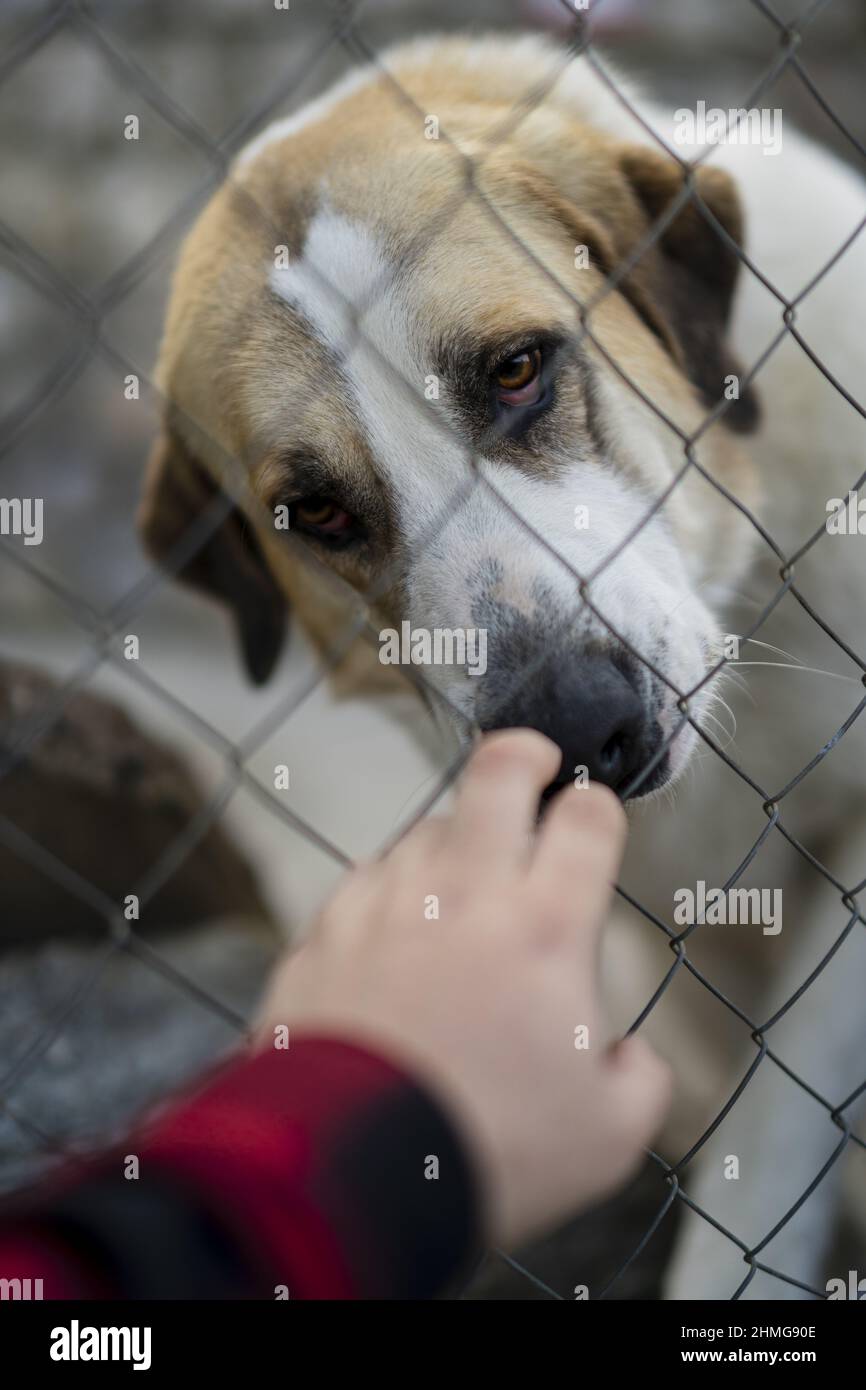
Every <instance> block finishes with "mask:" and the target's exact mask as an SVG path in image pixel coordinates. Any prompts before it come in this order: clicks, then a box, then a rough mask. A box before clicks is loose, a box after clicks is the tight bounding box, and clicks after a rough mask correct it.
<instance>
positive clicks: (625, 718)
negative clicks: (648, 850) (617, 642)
mask: <svg viewBox="0 0 866 1390" xmlns="http://www.w3.org/2000/svg"><path fill="white" fill-rule="evenodd" d="M623 666H624V663H623V665H618V664H616V663H615V662H614V661H613V659H612V658H611V657H610V656H607V655H593V656H586V657H582V658H581V657H579V656H578V657H576V658H560V659H559V660H555V661H550V662H548V663H546V664H545V666H544V668H543V669H542V670H541V671H540V672H539V673H538V675H537V676H536V677H534V678H532V679H530V680H528V681H527V682H526V683H525V684H524V686H523V687H522V689H520V690H519V691H518V692H517V693H516V695H515V696H514V697H513V698H511V699H509V700H508V701H507V702H506V703H505V705H504V706H503V707H502V708H500V709H498V710H496V711H495V714H494V713H492V712H491V717H490V718H489V719H488V720H486V721H483V722H482V727H483V728H484V729H485V730H486V731H489V730H492V729H504V728H516V727H520V728H529V729H537V730H538V731H539V733H542V734H546V735H547V737H548V738H550V739H552V740H553V742H554V743H556V744H558V745H559V747H560V749H561V750H562V764H561V767H560V770H559V773H558V775H557V777H556V779H555V781H554V782H552V783H551V785H550V787H548V789H547V792H546V793H545V796H546V797H550V796H553V795H555V793H556V792H557V791H558V790H560V788H562V787H565V786H568V785H570V784H571V783H573V782H574V780H575V778H576V776H577V774H578V772H579V771H580V769H582V768H585V769H586V774H587V775H588V776H589V780H590V781H591V782H603V783H604V784H605V786H608V787H613V789H614V791H617V792H619V793H620V794H622V793H623V792H625V791H626V790H627V789H628V787H629V784H630V783H632V782H633V781H634V780H635V778H636V777H637V776H638V775H639V774H640V772H641V770H642V769H643V768H645V767H646V766H647V764H648V763H649V762H650V761H651V760H652V758H653V755H654V754H655V753H656V752H657V750H658V747H659V744H660V742H661V730H660V729H659V726H658V724H657V723H656V722H655V720H654V719H650V718H648V717H647V713H646V711H645V708H644V703H643V701H642V699H641V697H640V695H639V694H638V692H637V690H636V688H635V685H634V684H633V683H632V681H631V680H630V679H629V677H628V675H627V674H626V670H627V668H626V669H623ZM666 762H667V759H666V758H665V759H662V760H661V762H660V763H659V764H658V765H657V766H656V767H654V768H653V769H652V772H651V773H650V774H649V775H648V777H647V778H646V780H645V781H642V782H641V783H640V785H639V786H637V787H636V788H635V792H634V794H635V795H642V794H644V793H645V792H647V791H650V790H651V789H652V788H653V787H657V786H660V785H661V783H662V782H664V780H665V776H666Z"/></svg>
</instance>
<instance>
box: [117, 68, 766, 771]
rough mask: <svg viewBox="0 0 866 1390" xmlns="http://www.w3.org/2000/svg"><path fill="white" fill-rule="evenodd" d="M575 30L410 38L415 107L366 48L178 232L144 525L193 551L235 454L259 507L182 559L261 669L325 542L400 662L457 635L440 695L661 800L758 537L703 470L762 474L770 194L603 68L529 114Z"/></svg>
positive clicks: (566, 764) (272, 655) (740, 490)
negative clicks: (191, 531) (748, 226)
mask: <svg viewBox="0 0 866 1390" xmlns="http://www.w3.org/2000/svg"><path fill="white" fill-rule="evenodd" d="M554 57H555V55H554V54H553V53H552V52H551V51H550V50H548V49H546V48H544V47H543V46H542V45H540V44H532V45H529V46H527V45H526V43H525V42H524V43H522V44H508V43H507V42H501V41H497V42H493V43H487V44H481V45H478V44H475V45H473V44H468V45H467V44H465V43H462V42H454V41H450V42H444V43H443V42H439V43H436V44H433V45H428V46H421V47H414V48H410V49H408V50H402V51H398V52H397V53H396V54H394V55H392V56H391V57H390V58H389V59H388V60H387V61H388V63H389V66H390V67H391V69H392V70H393V72H394V73H395V75H396V76H397V78H398V80H399V82H400V85H401V87H402V88H403V89H404V90H405V91H408V92H409V93H410V95H411V100H409V101H407V100H405V99H404V98H401V96H400V95H399V94H398V93H397V92H395V90H394V89H393V88H392V86H391V85H390V83H389V80H388V79H387V78H385V77H383V76H382V75H380V74H378V73H376V72H373V73H367V74H361V75H360V76H358V77H353V78H352V79H350V81H349V82H348V83H344V84H343V85H342V87H341V88H340V89H338V90H337V92H336V93H334V94H332V95H331V96H329V97H327V98H325V99H323V100H320V102H318V103H315V104H314V106H313V107H312V108H308V109H307V110H306V111H305V112H302V113H301V114H300V115H299V116H297V117H293V118H291V119H290V120H289V121H287V122H283V123H281V124H280V125H279V126H277V127H276V128H274V129H272V130H271V131H270V132H267V133H266V135H265V136H264V137H261V138H260V139H259V140H258V141H256V142H254V145H253V146H252V147H250V148H249V149H248V150H247V151H246V153H245V154H244V155H242V156H241V158H240V159H239V160H238V162H237V163H236V165H235V166H234V168H233V171H232V174H231V176H230V178H229V180H228V181H227V182H226V184H225V185H224V186H223V188H222V189H221V190H220V191H219V192H218V194H217V195H216V197H215V198H214V199H213V201H212V202H211V204H210V205H209V207H208V208H207V209H206V210H205V212H204V214H203V215H202V217H201V218H200V219H199V222H198V223H197V225H196V227H195V228H194V230H193V232H192V234H191V236H190V238H189V240H188V242H187V245H186V247H185V250H184V253H183V255H182V258H181V263H180V268H179V271H178V275H177V279H176V283H175V289H174V294H173V298H172V304H171V309H170V313H169V318H168V325H167V330H166V336H165V341H164V345H163V350H162V357H161V363H160V380H161V384H162V387H163V389H164V391H165V394H166V396H167V398H168V401H169V402H170V406H169V409H168V412H167V416H166V427H165V433H164V437H163V439H162V440H161V441H160V443H159V445H158V447H157V449H156V451H155V454H154V457H153V459H152V462H151V467H150V473H149V479H148V485H147V489H146V496H145V501H144V505H143V510H142V521H143V530H144V534H145V537H146V539H147V542H148V544H149V545H150V548H151V549H152V551H153V552H154V553H156V554H157V555H158V556H160V557H161V558H166V556H167V555H168V556H169V558H170V562H171V563H172V564H174V565H175V566H176V565H178V564H179V563H180V558H182V555H183V538H184V535H185V534H186V532H187V530H188V528H189V526H190V524H191V523H192V522H193V521H194V520H195V519H196V518H197V517H199V516H200V515H201V514H202V512H203V511H204V510H205V509H206V507H207V504H208V501H209V499H211V498H212V497H213V496H214V494H215V492H216V491H217V490H218V489H219V488H220V487H223V488H225V487H227V486H229V483H228V482H227V474H226V470H225V460H226V459H227V458H231V459H233V460H236V461H239V463H240V466H241V477H242V481H243V487H242V489H241V492H243V491H244V490H246V493H245V497H241V506H240V507H239V508H231V509H230V508H229V506H228V504H227V505H226V508H225V514H224V516H223V517H222V519H221V521H220V524H219V525H217V526H216V528H215V529H213V530H212V531H211V533H210V535H209V539H208V540H207V542H206V543H205V545H204V546H203V547H201V548H200V549H198V550H197V552H196V554H195V556H194V558H193V559H192V560H191V561H190V562H189V563H188V564H187V565H186V568H185V576H186V577H187V578H189V579H190V580H192V581H193V582H194V583H197V584H198V585H199V586H201V587H204V588H207V589H209V590H211V591H213V592H216V593H217V594H219V596H220V597H222V598H223V599H225V600H226V601H227V602H228V603H229V604H230V605H231V606H232V607H233V608H234V611H235V614H236V616H237V619H238V623H239V629H240V633H241V637H242V641H243V646H244V651H245V654H246V659H247V664H248V667H249V669H250V671H251V673H252V675H253V676H254V678H255V679H257V680H263V679H264V678H266V676H267V675H268V674H269V672H270V670H271V668H272V666H273V664H274V661H275V659H276V656H277V654H278V651H279V647H280V643H281V641H282V633H283V624H284V615H285V604H286V595H287V594H288V595H291V597H292V599H293V601H296V602H298V601H304V598H303V594H304V586H303V585H302V584H301V580H300V575H301V572H302V571H304V570H305V568H306V567H305V563H304V560H303V558H300V557H299V554H298V542H299V541H301V542H302V543H303V545H304V546H306V547H308V548H309V552H310V553H311V554H312V555H314V556H315V557H316V561H315V563H316V564H317V565H318V566H319V568H321V565H322V564H324V565H326V566H329V567H330V568H332V569H333V570H335V571H337V573H338V574H339V575H340V576H342V578H343V579H344V580H347V581H348V582H349V583H350V584H351V585H353V586H354V587H355V588H357V589H359V590H361V591H362V592H364V593H365V594H368V595H371V596H372V598H373V600H374V609H373V611H374V613H375V615H376V621H377V622H378V623H380V624H381V626H382V627H383V628H389V629H393V630H394V631H395V633H399V634H400V635H401V637H402V639H403V640H402V644H401V646H400V652H401V654H402V656H403V657H405V656H406V655H407V652H409V651H412V650H414V652H415V653H416V655H417V654H418V653H419V652H420V653H421V654H422V658H423V656H424V655H425V654H426V656H427V657H430V656H431V655H432V656H433V660H432V663H431V664H429V665H427V666H426V668H425V670H424V672H423V675H424V678H425V680H426V681H427V682H429V683H430V685H432V686H433V687H435V689H436V691H437V692H438V694H439V695H440V696H441V701H440V702H439V703H440V704H441V705H442V706H444V707H445V708H449V707H450V708H451V709H452V710H453V711H455V713H456V714H457V715H458V716H460V717H461V718H468V719H469V720H471V721H472V722H474V723H476V724H478V725H480V726H481V727H482V728H484V729H490V728H496V727H502V726H510V725H528V726H531V727H535V728H538V729H540V730H542V731H543V732H545V733H547V734H548V735H550V736H551V737H552V738H553V739H555V740H556V741H557V743H558V744H559V746H560V747H561V748H562V750H563V769H562V773H561V778H562V780H563V781H564V780H568V779H570V778H571V777H572V776H573V773H574V769H575V768H576V767H585V768H586V769H587V770H588V774H589V776H590V777H591V778H593V777H595V778H599V779H600V780H602V781H604V782H607V783H609V784H610V785H612V786H615V787H617V788H620V789H623V788H625V787H626V786H631V785H633V784H634V782H635V781H636V779H638V778H639V774H640V772H641V769H643V768H646V767H648V766H649V767H650V768H651V770H650V771H649V772H648V774H647V775H646V776H645V777H644V778H643V780H642V781H641V782H640V785H639V786H637V788H636V791H637V794H644V793H646V792H648V791H651V790H653V789H654V788H656V787H658V786H660V785H662V784H663V783H665V782H666V781H669V780H670V779H671V778H672V777H674V776H675V775H676V773H677V772H678V771H679V770H680V769H681V767H682V766H683V765H684V764H685V762H686V760H687V757H688V752H689V748H690V747H691V745H692V744H693V742H694V738H695V735H694V732H693V730H692V729H691V728H690V727H689V726H688V725H685V726H684V727H682V728H680V726H681V725H682V719H683V715H682V710H681V708H680V702H681V697H682V696H686V695H688V694H689V692H691V691H693V690H694V689H695V688H696V687H699V686H700V685H701V682H702V679H703V677H704V675H705V673H706V671H707V670H708V669H709V667H710V666H711V665H712V664H713V662H714V660H715V659H716V658H717V655H718V653H717V649H716V648H717V638H718V633H717V626H716V621H715V620H714V618H713V616H712V614H711V612H710V611H709V609H708V607H707V606H706V604H705V599H704V595H705V592H706V590H707V588H708V586H710V585H712V584H715V583H724V582H725V581H727V582H728V583H730V582H732V581H735V580H736V577H737V575H738V573H739V571H740V569H741V566H742V563H743V561H744V559H745V556H744V555H743V554H742V553H741V551H742V542H741V539H739V538H738V537H737V538H735V534H734V531H733V529H732V517H733V516H734V515H735V511H734V509H733V508H732V507H731V506H730V504H729V503H727V502H726V501H725V500H724V498H723V496H722V494H721V492H720V491H719V490H718V489H717V488H715V487H714V486H713V484H712V482H711V481H709V480H708V479H709V478H715V479H716V480H717V481H718V482H720V483H721V484H722V486H723V487H724V488H727V489H729V490H732V491H733V492H734V493H735V494H737V495H738V496H740V497H746V498H749V497H750V496H751V475H750V470H749V465H748V463H747V461H746V460H745V458H744V456H743V454H742V451H741V449H740V447H739V445H738V441H737V438H736V435H737V433H738V432H743V431H748V430H749V429H751V428H752V427H753V425H754V422H755V417H756V410H755V405H754V401H753V399H752V397H751V395H750V393H749V391H748V390H747V389H744V388H740V389H739V394H738V395H737V384H738V376H737V367H736V365H735V364H734V363H733V362H732V360H731V358H730V356H729V353H728V350H727V347H726V343H725V337H726V329H727V324H728V317H729V312H730V308H731V300H732V295H733V291H734V286H735V281H736V274H737V256H736V251H735V249H734V248H735V246H736V245H737V244H738V243H739V242H740V239H741V236H742V226H741V214H740V208H739V203H738V199H737V195H736V191H735V189H734V186H733V184H732V182H731V181H730V179H729V178H728V177H727V176H726V175H725V174H723V173H722V172H720V171H718V170H714V169H713V168H712V167H701V168H699V169H698V170H697V171H696V173H695V175H694V196H692V195H691V194H690V190H689V189H688V188H686V187H684V174H683V170H682V168H681V167H680V166H679V165H678V164H677V163H676V162H675V161H674V160H672V159H669V158H668V157H667V156H666V155H665V154H664V153H661V152H659V151H658V150H657V149H656V148H653V147H652V146H650V145H639V144H634V143H631V142H630V141H629V140H627V139H623V138H622V137H621V136H620V135H619V134H617V133H615V132H614V133H611V129H610V128H609V127H610V121H608V122H607V125H608V129H606V130H601V129H599V128H598V126H597V124H595V123H594V121H593V119H592V114H591V111H590V110H589V109H588V108H590V107H591V105H592V97H593V91H594V90H595V88H594V87H593V83H594V82H595V79H594V78H592V75H591V74H589V73H588V74H587V76H586V78H585V79H579V78H575V77H573V76H570V77H569V79H568V83H567V84H564V85H563V84H560V86H557V87H554V89H553V91H552V92H550V93H549V94H548V96H547V98H546V99H545V100H544V101H541V102H540V103H538V104H537V105H536V106H534V107H531V108H530V109H528V110H518V111H515V106H514V104H515V100H516V98H517V96H518V95H519V94H520V93H521V92H524V91H526V90H527V89H528V88H530V87H531V85H532V82H533V78H534V77H535V79H536V80H537V79H538V77H539V75H541V74H542V70H543V73H544V74H548V73H549V71H550V68H551V63H552V61H553V59H554ZM557 61H558V60H557ZM533 64H534V65H535V70H533ZM582 80H585V82H586V83H588V84H589V86H588V87H587V89H586V90H583V88H582V87H581V86H580V82H581V81H582ZM659 219H661V227H660V229H659V231H658V233H657V235H655V237H654V238H653V237H650V236H649V235H648V233H649V231H650V229H651V228H652V227H653V225H654V224H655V223H657V222H658V221H659ZM611 276H613V277H614V280H613V281H611V280H610V278H609V277H611ZM732 383H733V386H732ZM726 398H727V399H726ZM723 400H726V408H725V410H724V411H723V413H722V415H721V417H720V420H719V422H718V423H717V424H714V425H713V426H712V427H711V428H710V429H709V430H706V431H704V430H703V429H702V425H703V422H704V421H705V420H706V418H707V416H708V414H709V413H710V411H711V410H712V408H713V407H715V406H716V405H717V404H718V403H720V402H722V401H723ZM693 436H699V438H698V439H697V442H696V443H695V445H694V449H693V452H692V450H691V445H689V451H688V452H687V449H686V445H687V444H689V441H691V439H692V437H693ZM693 458H694V459H696V460H697V462H698V464H699V465H700V467H699V468H698V467H696V466H695V463H694V462H692V461H691V460H692V459H693ZM230 486H231V490H232V492H233V493H234V494H235V496H240V493H239V491H238V488H237V477H234V478H233V479H232V481H231V484H230ZM286 524H288V535H289V537H290V538H291V541H292V544H291V545H287V544H286V539H285V535H286V533H285V530H284V527H285V525H286ZM307 587H309V586H307ZM404 625H408V628H407V627H406V626H404ZM419 632H420V633H421V634H422V638H421V642H420V645H419V644H418V643H417V640H416V639H417V635H418V633H419ZM424 634H427V635H429V642H430V645H429V646H428V647H427V648H426V651H425V648H424ZM437 634H447V636H442V641H441V643H440V645H439V646H438V647H437V646H436V641H437ZM461 638H468V645H466V646H465V647H464V645H463V642H462V640H461ZM413 643H415V645H414V646H413ZM436 653H438V657H439V661H438V662H437V655H436ZM449 654H450V656H451V658H452V659H451V660H450V661H449V660H448V657H449ZM482 654H483V657H482ZM461 657H462V658H463V659H462V660H461V659H460V658H461ZM439 662H441V664H439ZM705 698H706V690H705V689H704V688H702V689H701V691H700V693H699V694H698V695H697V696H696V697H695V699H694V701H693V703H692V705H691V706H690V708H691V710H692V712H693V713H694V714H695V715H696V716H698V717H699V716H700V712H701V709H702V706H703V701H704V700H705ZM678 728H680V732H679V733H678V734H677V737H676V738H675V739H674V740H673V741H672V742H671V743H670V746H669V747H668V740H669V739H670V737H671V735H672V734H673V733H674V732H675V730H677V729H678Z"/></svg>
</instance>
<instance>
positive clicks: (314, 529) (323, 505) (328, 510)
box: [293, 496, 356, 540]
mask: <svg viewBox="0 0 866 1390" xmlns="http://www.w3.org/2000/svg"><path fill="white" fill-rule="evenodd" d="M293 511H294V522H295V525H296V526H298V527H299V528H300V529H301V530H302V531H307V532H309V533H310V534H311V535H314V536H321V537H323V538H324V539H327V540H330V539H332V538H333V539H334V540H345V539H348V538H349V537H350V536H353V535H354V534H355V530H356V524H355V518H354V517H353V516H352V515H351V514H350V513H349V512H347V511H344V509H343V508H342V507H340V506H339V505H338V504H337V503H336V502H334V501H332V500H331V498H330V497H318V496H316V497H304V498H303V499H302V500H301V501H300V502H296V503H295V505H294V508H293Z"/></svg>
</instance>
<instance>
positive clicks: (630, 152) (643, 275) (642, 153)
mask: <svg viewBox="0 0 866 1390" xmlns="http://www.w3.org/2000/svg"><path fill="white" fill-rule="evenodd" d="M620 168H621V169H622V172H623V173H624V174H625V177H626V178H627V180H628V182H629V184H630V186H631V188H632V189H633V191H634V193H635V194H636V195H637V198H638V200H639V202H640V204H641V206H642V207H643V209H644V211H645V212H646V214H647V216H648V218H649V220H650V222H655V221H656V220H657V219H658V218H660V217H661V216H662V215H663V214H664V212H665V210H666V209H667V208H668V207H669V206H670V204H671V202H672V201H673V199H674V198H676V197H677V195H679V194H681V192H682V189H683V186H684V179H685V175H684V173H683V170H682V168H681V167H680V165H679V164H677V162H676V160H674V159H669V158H668V157H667V156H666V155H663V154H661V153H659V152H657V151H656V150H652V149H646V148H644V147H643V146H639V145H636V146H633V147H631V146H630V147H629V148H627V149H626V150H625V151H624V152H623V153H622V155H621V157H620ZM694 188H695V190H696V192H697V194H698V195H699V197H700V198H701V200H702V201H703V202H704V203H705V204H706V206H707V208H709V210H710V212H711V213H712V214H713V216H714V217H715V218H716V219H717V221H718V222H719V224H720V226H721V227H722V228H723V229H724V231H725V232H726V233H727V234H728V237H730V239H731V241H732V242H733V243H734V245H733V246H732V245H730V244H729V243H728V241H727V240H726V239H725V237H724V236H722V235H721V234H720V233H719V232H718V231H717V230H716V228H715V227H714V226H713V225H712V224H711V222H710V221H709V220H708V218H707V217H706V215H705V214H704V213H703V212H702V211H701V209H700V207H699V206H698V205H697V203H696V202H695V200H694V198H693V197H689V198H688V199H687V201H686V202H685V203H684V204H683V206H682V208H680V210H679V211H678V212H677V213H676V214H675V216H674V217H673V219H672V221H671V222H670V223H669V225H668V226H667V227H666V228H665V230H664V231H663V232H662V234H661V236H660V237H659V239H658V240H657V241H656V242H655V249H656V252H657V254H656V256H655V257H654V258H653V257H651V256H647V257H646V258H645V260H646V263H647V264H646V267H645V268H644V269H643V270H641V267H638V270H637V271H636V273H635V283H638V276H639V277H640V283H641V285H642V292H643V294H644V295H646V296H649V299H650V301H651V307H652V308H653V309H654V310H655V311H656V312H657V313H658V315H660V316H661V318H662V319H664V320H666V322H667V324H668V325H669V327H670V330H671V332H672V334H673V337H674V339H675V340H676V342H677V344H678V345H679V349H680V358H681V362H682V366H683V369H684V371H685V372H686V375H687V376H688V377H689V380H690V381H691V382H692V383H693V385H694V386H696V387H697V389H698V390H699V391H700V393H701V396H702V398H703V399H704V400H705V401H706V402H707V404H712V405H715V404H716V403H717V402H718V401H719V400H721V399H722V396H723V395H724V390H725V378H726V377H728V376H731V375H735V376H737V377H740V375H741V371H740V368H739V366H738V364H737V362H736V360H735V359H734V357H733V356H732V355H731V353H730V352H729V350H728V348H727V345H726V341H725V339H726V334H727V329H728V321H729V319H730V312H731V303H732V300H733V295H734V288H735V285H736V282H737V274H738V272H739V268H740V261H739V257H738V256H737V253H736V250H735V249H734V248H735V247H736V246H740V245H741V244H742V241H743V214H742V209H741V206H740V200H739V196H738V194H737V190H736V186H735V184H734V182H733V180H732V179H731V178H730V176H729V175H728V174H726V173H725V172H724V170H722V169H716V168H713V167H712V166H710V165H699V166H698V168H697V169H696V170H695V171H694ZM623 288H624V290H625V292H626V293H628V287H627V285H624V287H623ZM643 307H645V308H646V307H647V306H646V305H645V306H643ZM758 417H759V411H758V402H757V399H756V397H755V395H754V392H753V391H752V389H751V387H746V388H745V389H744V390H741V393H740V397H739V399H738V400H731V402H730V403H729V405H728V408H727V410H726V411H725V414H724V416H723V417H722V418H723V421H724V423H725V424H727V425H728V426H729V427H730V428H731V429H734V430H738V431H741V432H746V431H749V430H752V429H754V428H755V426H756V425H757V423H758Z"/></svg>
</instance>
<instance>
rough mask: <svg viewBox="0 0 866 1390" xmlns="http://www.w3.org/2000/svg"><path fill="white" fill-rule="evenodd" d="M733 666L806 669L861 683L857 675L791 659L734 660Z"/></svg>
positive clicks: (811, 673)
mask: <svg viewBox="0 0 866 1390" xmlns="http://www.w3.org/2000/svg"><path fill="white" fill-rule="evenodd" d="M730 664H731V665H732V666H737V667H739V666H772V667H773V668H774V669H775V670H778V671H805V672H806V673H807V674H808V675H811V676H829V677H830V678H831V679H832V680H835V681H850V682H851V684H852V685H860V681H859V680H858V679H857V677H856V676H843V675H842V674H841V672H839V671H824V670H822V669H821V667H820V666H801V665H800V664H799V662H791V661H732V662H731V663H730Z"/></svg>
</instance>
